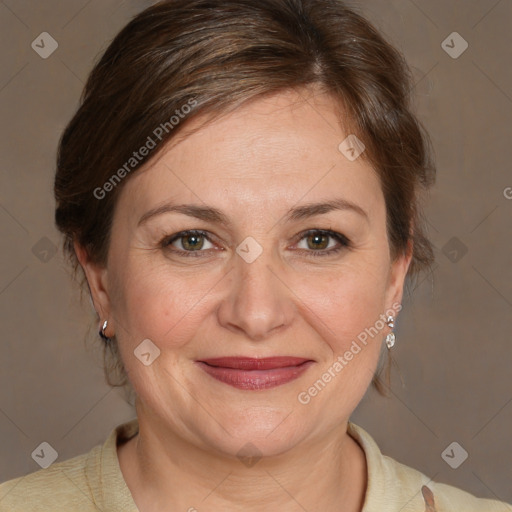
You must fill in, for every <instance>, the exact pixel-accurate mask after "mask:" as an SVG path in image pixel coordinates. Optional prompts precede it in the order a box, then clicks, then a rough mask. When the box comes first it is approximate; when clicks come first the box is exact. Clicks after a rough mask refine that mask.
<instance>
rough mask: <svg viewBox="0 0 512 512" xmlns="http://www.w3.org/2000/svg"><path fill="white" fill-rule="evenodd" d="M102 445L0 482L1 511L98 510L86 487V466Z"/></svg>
mask: <svg viewBox="0 0 512 512" xmlns="http://www.w3.org/2000/svg"><path fill="white" fill-rule="evenodd" d="M100 449H101V447H100V446H96V447H94V448H93V449H92V450H91V451H90V452H89V453H86V454H82V455H79V456H77V457H73V458H71V459H68V460H66V461H63V462H58V463H54V464H52V465H51V466H50V467H48V468H46V469H40V470H38V471H35V472H33V473H30V474H28V475H25V476H21V477H19V478H14V479H12V480H8V481H7V482H4V483H3V484H1V485H0V512H22V511H28V510H30V511H34V512H38V511H42V510H54V511H60V510H62V511H63V510H71V509H76V510H81V511H82V510H83V511H88V510H97V509H96V507H95V506H94V503H93V501H92V500H91V491H90V489H89V488H88V487H89V486H88V481H87V466H88V465H90V464H91V463H94V459H96V458H97V457H98V456H99V452H100Z"/></svg>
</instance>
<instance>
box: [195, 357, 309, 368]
mask: <svg viewBox="0 0 512 512" xmlns="http://www.w3.org/2000/svg"><path fill="white" fill-rule="evenodd" d="M306 361H309V359H304V358H302V357H286V356H283V357H265V358H253V357H217V358H215V359H202V360H201V362H202V363H206V364H208V365H210V366H217V367H221V368H233V369H235V370H249V371H250V370H273V369H274V368H286V367H288V366H298V365H299V364H302V363H305V362H306Z"/></svg>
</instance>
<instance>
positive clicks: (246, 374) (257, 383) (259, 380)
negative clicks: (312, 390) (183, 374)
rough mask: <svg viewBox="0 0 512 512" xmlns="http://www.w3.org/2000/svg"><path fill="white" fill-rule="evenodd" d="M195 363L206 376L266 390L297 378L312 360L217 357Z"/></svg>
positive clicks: (236, 386)
mask: <svg viewBox="0 0 512 512" xmlns="http://www.w3.org/2000/svg"><path fill="white" fill-rule="evenodd" d="M196 364H197V365H198V366H199V367H200V368H201V369H202V370H203V371H204V372H205V373H207V374H208V375H209V376H210V377H213V378H214V379H216V380H217V381H220V382H223V383H224V384H228V385H230V386H232V387H235V388H238V389H243V390H259V389H267V388H272V387H275V386H280V385H282V384H286V383H287V382H290V381H292V380H295V379H297V378H298V377H300V376H301V375H302V374H303V373H304V372H305V371H306V370H307V369H308V368H309V367H310V366H311V365H313V364H314V361H312V360H311V359H304V358H302V357H288V356H283V357H266V358H252V357H218V358H214V359H203V360H201V361H196Z"/></svg>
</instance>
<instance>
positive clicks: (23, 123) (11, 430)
mask: <svg viewBox="0 0 512 512" xmlns="http://www.w3.org/2000/svg"><path fill="white" fill-rule="evenodd" d="M150 3H151V2H148V1H146V2H144V1H134V0H126V1H124V2H122V1H121V0H102V1H99V0H92V1H83V0H73V1H70V0H68V1H66V2H58V1H55V0H45V1H44V2H40V1H35V0H3V1H2V2H0V31H1V33H2V49H1V52H0V59H1V66H0V69H1V78H0V112H1V114H0V119H1V128H2V137H0V155H1V166H0V173H1V178H0V179H1V187H0V237H1V242H0V243H1V247H2V253H1V269H0V321H1V327H2V335H1V350H0V354H1V355H0V481H4V480H7V479H9V478H13V477H16V476H20V475H23V474H26V473H29V472H32V471H35V470H37V469H39V466H37V464H36V463H35V462H34V460H32V458H31V453H32V451H33V450H34V449H35V448H36V447H37V446H38V445H39V444H40V443H41V442H42V441H47V442H49V443H50V444H51V445H52V446H53V447H54V448H55V449H56V450H57V452H58V454H59V459H58V460H64V459H66V458H69V457H72V456H75V455H78V454H80V453H84V452H85V451H88V450H89V449H90V448H92V447H93V446H94V445H96V444H98V443H101V442H103V441H104V439H105V438H106V437H107V435H108V434H109V432H110V430H111V429H112V428H113V427H114V426H116V425H117V424H119V423H121V422H124V421H127V420H129V419H131V418H132V417H133V411H132V409H131V407H130V406H129V405H128V404H127V403H125V401H124V400H123V395H122V393H121V392H120V391H119V390H116V389H110V388H109V387H108V386H107V385H106V384H105V383H104V379H103V373H102V368H101V357H100V352H99V351H98V349H97V347H99V344H98V343H97V341H96V339H95V336H94V329H92V330H91V329H90V326H91V320H92V319H93V318H94V317H93V315H92V308H91V305H90V303H89V300H88V299H87V297H85V299H84V300H83V303H82V304H81V303H80V299H79V293H78V289H77V286H76V285H74V284H73V283H72V281H71V279H70V276H69V271H68V270H67V267H66V265H65V263H64V261H63V259H62V256H61V253H60V251H59V250H57V246H59V244H60V239H59V235H58V233H57V231H56V230H55V228H54V227H53V207H54V203H53V197H52V182H53V173H54V165H55V164H54V162H55V150H56V145H57V141H58V138H59V136H60V133H61V131H62V129H63V128H64V126H65V125H66V123H67V121H68V120H69V119H70V117H71V115H72V114H73V112H74V110H75V108H76V106H77V102H78V98H79V95H80V93H81V90H82V87H83V83H84V81H85V79H86V77H87V74H88V72H89V71H90V69H91V66H92V64H93V61H94V59H95V57H96V56H97V54H98V53H99V52H100V51H102V50H104V49H105V48H106V46H107V44H108V42H109V41H110V40H111V38H112V37H113V36H114V35H115V33H116V32H117V31H118V30H119V29H120V28H121V27H122V26H123V25H124V24H125V23H126V22H127V21H128V20H129V18H130V17H131V16H132V15H134V14H135V13H137V12H139V11H140V10H141V9H143V8H144V7H146V6H148V5H149V4H150ZM351 4H352V5H356V6H357V7H358V8H359V9H360V10H361V12H362V13H363V14H365V15H367V16H368V17H369V19H370V20H371V21H373V22H374V23H375V24H376V25H377V27H378V28H380V29H381V30H382V31H383V32H384V33H385V35H386V36H387V37H388V39H389V40H391V42H393V43H394V44H395V45H396V46H398V47H399V48H400V49H401V50H402V51H403V53H404V54H405V56H406V58H407V60H408V62H409V64H410V66H411V67H412V68H413V73H414V77H415V82H416V86H415V92H416V93H417V98H416V109H417V112H418V114H419V116H420V119H421V120H422V122H423V123H424V124H425V125H426V127H427V129H428V130H429V131H430V133H431V136H432V140H433V143H434V146H435V151H436V160H437V165H438V181H437V185H436V187H435V189H434V190H433V192H432V193H431V196H430V201H429V203H428V206H427V209H426V211H427V215H428V218H429V226H430V235H431V237H432V240H433V242H434V244H435V246H436V257H437V263H436V266H435V270H434V272H433V274H432V275H431V276H430V277H426V278H425V279H424V280H423V281H422V282H421V283H420V284H419V286H418V287H417V289H416V290H415V291H414V294H412V295H411V296H406V298H405V300H404V310H403V311H402V313H401V315H400V318H399V321H398V325H397V329H396V333H397V344H396V346H395V348H394V349H393V358H394V359H395V360H396V363H397V364H398V367H399V369H400V374H398V373H397V371H395V372H394V377H393V386H392V390H391V398H389V399H385V398H381V397H379V396H378V395H376V393H375V392H373V391H369V393H368V394H367V396H366V397H365V399H364V400H363V402H362V403H361V405H360V406H359V408H358V409H357V411H356V413H355V414H354V415H353V417H352V420H353V421H354V422H356V423H358V424H360V425H361V426H363V427H364V428H365V429H366V430H368V431H369V432H370V433H371V434H372V435H373V437H374V438H375V439H376V441H377V443H378V444H379V446H380V447H381V450H382V451H383V452H384V453H385V454H388V455H390V456H392V457H394V458H395V459H397V460H399V461H401V462H403V463H405V464H407V465H409V466H412V467H415V468H417V469H419V470H420V471H422V472H424V473H426V474H428V475H429V476H430V477H432V478H434V479H435V480H437V481H442V482H446V483H449V484H452V485H456V486H459V487H462V488H464V489H466V490H468V491H470V492H472V493H474V494H476V495H478V496H483V497H490V498H499V499H502V500H505V501H508V502H512V485H511V475H512V439H511V436H510V432H511V420H512V371H511V369H510V364H511V355H512V341H511V334H510V333H511V332H512V320H511V318H512V315H511V313H512V309H511V308H512V283H511V277H512V272H511V268H512V251H511V244H512V242H511V241H512V227H511V226H512V223H511V214H512V200H511V199H507V197H506V196H507V195H508V197H509V198H512V189H510V188H507V187H512V175H511V173H510V154H511V153H510V145H511V142H510V134H511V130H510V123H511V119H512V66H511V65H510V63H511V62H512V50H511V48H512V45H511V40H510V32H509V31H510V27H511V25H512V2H511V1H510V0H500V1H497V0H479V1H477V0H471V1H469V0H460V1H454V0H450V1H447V0H428V1H427V0H423V1H421V0H416V1H412V0H392V1H386V2H382V1H379V0H370V1H364V2H351ZM454 31H456V32H458V33H459V34H460V35H461V36H462V37H463V38H464V39H465V40H466V41H467V43H468V44H469V47H468V49H467V50H466V51H465V52H464V53H463V54H462V55H460V56H459V57H458V58H456V59H454V58H452V57H450V56H449V55H448V54H447V53H446V51H445V50H444V49H443V47H442V42H443V41H444V40H445V39H446V38H447V37H448V36H449V35H450V34H451V33H452V32H454ZM41 32H49V33H50V34H51V36H52V37H53V38H55V40H56V41H57V42H58V45H59V46H58V48H57V50H56V51H55V52H54V53H53V54H52V55H51V56H49V57H48V58H47V59H43V58H41V57H40V56H39V55H38V54H37V53H36V52H35V51H34V50H33V49H32V48H31V42H32V41H33V40H34V39H36V38H37V36H39V34H40V33H41ZM448 44H450V45H451V44H452V43H451V42H450V39H448ZM453 45H454V46H455V50H457V49H459V48H460V42H457V41H455V42H454V43H453ZM106 115H108V113H106ZM507 192H508V193H507ZM55 251H56V252H55ZM453 441H456V442H458V443H459V444H460V445H461V446H462V447H464V449H465V450H466V451H467V452H468V453H469V457H468V459H467V460H466V461H465V462H464V463H463V464H462V465H461V466H460V467H459V468H458V469H452V468H451V467H449V466H448V465H447V463H446V462H445V461H444V460H443V458H442V457H441V453H442V452H443V451H444V449H445V448H446V447H447V446H448V445H449V444H450V443H452V442H453Z"/></svg>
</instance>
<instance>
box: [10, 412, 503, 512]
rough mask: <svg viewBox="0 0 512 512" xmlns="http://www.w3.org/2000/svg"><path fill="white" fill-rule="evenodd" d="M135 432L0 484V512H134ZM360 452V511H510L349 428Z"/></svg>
mask: <svg viewBox="0 0 512 512" xmlns="http://www.w3.org/2000/svg"><path fill="white" fill-rule="evenodd" d="M137 432H138V422H137V420H136V419H134V420H132V421H130V422H128V423H124V424H122V425H119V426H118V427H116V428H115V429H113V430H112V432H111V433H110V435H109V437H108V439H107V440H106V441H105V443H104V444H103V445H98V446H95V447H94V448H93V449H92V450H91V451H90V452H88V453H85V454H83V455H79V456H77V457H74V458H72V459H68V460H66V461H63V462H55V463H53V464H52V465H51V466H49V467H48V468H47V469H41V470H39V471H36V472H34V473H31V474H29V475H26V476H23V477H19V478H15V479H13V480H9V481H7V482H5V483H3V484H1V485H0V512H22V511H23V512H42V511H45V512H47V511H51V512H64V511H65V512H73V511H80V512H98V511H101V512H110V511H113V512H114V511H115V512H138V509H137V506H136V505H135V502H134V501H133V498H132V496H131V494H130V490H129V489H128V487H127V485H126V482H125V481H124V479H123V474H122V472H121V468H120V467H119V460H118V458H117V449H116V446H117V444H121V443H122V442H124V441H126V440H128V439H130V438H131V437H133V436H134V435H135V434H136V433H137ZM348 433H349V435H350V436H352V437H353V438H354V439H355V440H356V441H357V442H358V443H359V444H360V445H361V446H362V448H363V450H364V452H365V455H366V462H367V467H368V487H367V490H366V497H365V502H364V506H363V510H362V512H512V505H507V504H506V503H502V502H499V501H494V500H486V499H480V498H476V497H475V496H472V495H471V494H468V493H467V492H464V491H462V490H460V489H457V488H455V487H452V486H449V485H445V484H437V483H435V482H432V481H431V480H430V479H429V478H427V477H426V476H425V475H423V474H422V473H420V472H419V471H416V470H415V469H412V468H409V467H407V466H404V465H403V464H400V463H399V462H397V461H395V460H394V459H392V458H390V457H387V456H385V455H382V453H381V452H380V450H379V447H378V446H377V444H376V443H375V441H374V440H373V438H372V437H371V436H370V435H369V434H368V433H367V432H366V431H365V430H363V429H362V428H361V427H358V426H357V425H355V424H353V423H350V422H349V424H348Z"/></svg>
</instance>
